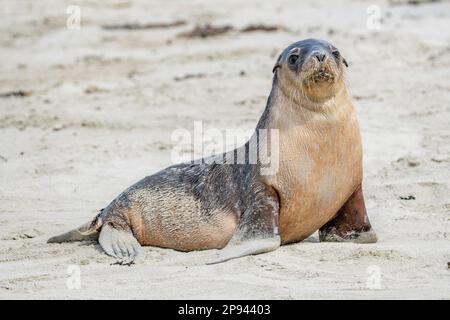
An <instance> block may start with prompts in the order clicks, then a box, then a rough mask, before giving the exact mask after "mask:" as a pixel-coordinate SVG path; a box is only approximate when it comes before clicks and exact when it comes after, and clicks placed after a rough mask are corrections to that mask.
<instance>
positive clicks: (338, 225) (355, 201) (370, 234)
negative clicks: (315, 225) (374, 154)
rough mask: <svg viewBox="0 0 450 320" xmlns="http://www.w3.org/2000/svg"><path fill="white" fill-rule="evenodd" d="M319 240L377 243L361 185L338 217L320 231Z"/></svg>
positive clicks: (339, 212)
mask: <svg viewBox="0 0 450 320" xmlns="http://www.w3.org/2000/svg"><path fill="white" fill-rule="evenodd" d="M319 239H320V241H322V242H324V241H326V242H354V243H374V242H377V240H378V239H377V235H376V233H375V231H373V229H372V226H371V224H370V221H369V218H368V216H367V212H366V206H365V204H364V196H363V192H362V187H361V185H360V186H358V188H357V189H356V190H355V191H354V192H353V194H352V195H351V196H350V198H349V199H348V200H347V201H346V202H345V204H344V205H343V206H342V208H341V209H340V210H339V211H338V213H337V215H336V216H335V217H334V218H333V219H332V220H331V221H329V222H327V223H326V224H325V225H324V226H322V227H321V228H320V229H319Z"/></svg>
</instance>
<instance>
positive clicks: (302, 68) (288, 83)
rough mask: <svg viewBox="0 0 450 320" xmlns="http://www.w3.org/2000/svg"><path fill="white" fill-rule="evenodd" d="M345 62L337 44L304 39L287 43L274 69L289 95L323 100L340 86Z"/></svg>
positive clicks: (334, 92) (317, 100) (283, 88)
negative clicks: (288, 44) (290, 43)
mask: <svg viewBox="0 0 450 320" xmlns="http://www.w3.org/2000/svg"><path fill="white" fill-rule="evenodd" d="M345 66H347V62H346V61H345V59H344V58H343V57H342V56H341V53H340V52H339V50H338V49H337V48H336V47H334V46H333V45H331V44H330V43H328V42H326V41H323V40H316V39H307V40H302V41H299V42H296V43H294V44H292V45H290V46H289V47H287V48H286V49H285V50H284V51H283V52H282V54H281V55H280V57H279V58H278V61H277V63H276V65H275V67H274V72H277V76H278V77H279V80H280V81H279V82H278V83H279V85H280V86H282V90H283V91H284V92H285V93H286V94H287V95H288V96H290V97H291V98H294V99H296V97H307V98H308V99H310V100H312V101H314V102H323V101H326V100H328V99H330V98H331V97H333V96H334V95H335V94H336V92H337V90H338V89H339V88H340V84H342V82H343V70H344V68H345Z"/></svg>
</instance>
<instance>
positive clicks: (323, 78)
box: [305, 68, 335, 83]
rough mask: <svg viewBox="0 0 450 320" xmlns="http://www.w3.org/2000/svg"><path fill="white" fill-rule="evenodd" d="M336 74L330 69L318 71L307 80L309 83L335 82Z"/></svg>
mask: <svg viewBox="0 0 450 320" xmlns="http://www.w3.org/2000/svg"><path fill="white" fill-rule="evenodd" d="M334 79H335V74H334V73H333V72H331V71H330V70H328V69H324V68H321V69H318V70H317V71H315V72H314V73H312V74H311V75H310V76H308V77H307V78H306V79H305V82H307V83H322V82H333V81H334Z"/></svg>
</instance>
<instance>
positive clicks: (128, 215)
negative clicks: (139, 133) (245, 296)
mask: <svg viewBox="0 0 450 320" xmlns="http://www.w3.org/2000/svg"><path fill="white" fill-rule="evenodd" d="M345 66H348V64H347V62H346V60H345V59H344V58H343V57H342V55H341V54H340V52H339V50H338V49H337V48H335V47H334V46H333V45H331V44H330V43H328V42H326V41H323V40H316V39H307V40H302V41H299V42H295V43H293V44H291V45H290V46H288V47H287V48H286V49H284V50H283V52H282V53H281V55H280V56H279V58H278V59H277V62H276V64H275V66H274V68H273V74H274V75H273V81H272V90H271V92H270V96H269V97H268V100H267V104H266V108H265V110H264V112H263V114H262V116H261V118H260V120H259V122H258V124H257V126H256V130H255V133H254V134H253V136H252V137H251V138H250V140H249V141H248V142H247V143H246V144H245V145H243V146H241V147H240V148H237V149H235V150H233V151H230V152H228V153H224V154H220V155H218V156H212V157H209V158H205V159H202V161H196V162H195V163H182V164H178V165H174V166H171V167H168V168H167V169H164V170H162V171H160V172H158V173H155V174H154V175H151V176H148V177H146V178H144V179H143V180H141V181H139V182H137V183H136V184H134V185H133V186H131V187H130V188H128V189H126V190H125V191H124V192H123V193H121V194H120V195H119V196H118V197H117V198H116V199H114V200H113V201H112V202H111V203H110V204H109V205H108V206H107V207H106V208H105V209H102V210H101V212H100V213H99V214H98V215H97V216H96V217H95V218H94V219H93V220H92V221H91V222H89V223H87V224H85V225H83V226H81V227H80V228H77V229H75V230H72V231H69V232H67V233H65V234H62V235H60V236H56V237H53V238H51V239H49V241H48V242H67V241H79V240H85V239H97V238H98V241H99V243H100V245H101V246H102V248H103V249H104V250H105V252H106V253H107V254H109V255H111V256H113V257H115V258H116V259H118V261H119V262H123V263H131V262H133V261H134V259H135V258H136V256H137V255H138V254H139V252H140V250H141V245H148V246H158V247H164V248H172V249H175V250H179V251H192V250H204V249H222V250H219V254H218V257H217V258H216V259H215V260H213V261H211V262H212V263H215V262H223V261H227V260H229V259H232V258H237V257H241V256H245V255H251V254H258V253H263V252H269V251H272V250H275V249H276V248H278V247H279V246H280V245H282V244H287V243H291V242H297V241H301V240H303V239H305V238H306V237H308V236H309V235H311V234H312V233H314V232H315V231H316V230H319V238H320V240H321V241H342V242H346V241H351V242H358V243H371V242H376V241H377V237H376V234H375V232H374V231H373V230H372V227H371V225H370V222H369V219H368V217H367V213H366V209H365V205H364V197H363V193H362V178H363V167H362V145H361V138H360V132H359V127H358V122H357V117H356V113H355V110H354V107H353V105H352V102H351V98H350V95H349V92H348V90H347V88H346V84H345V79H344V69H345ZM261 130H275V131H277V132H278V139H272V138H270V139H266V140H264V139H260V136H259V134H258V133H259V132H260V131H261ZM263 140H264V141H263ZM272 140H273V141H272ZM264 143H268V144H277V146H278V154H277V161H278V163H277V168H278V170H276V171H275V172H272V173H270V174H262V169H263V168H262V164H261V163H262V162H261V161H260V157H266V158H267V156H268V154H267V153H268V152H267V150H268V149H267V148H264V146H263V144H264ZM254 146H256V150H257V152H258V161H256V162H254V163H253V162H252V161H250V158H251V157H252V155H251V154H250V155H249V151H250V150H251V149H252V147H254ZM271 150H272V149H271ZM237 154H244V155H245V161H243V163H236V161H233V160H236V157H235V155H237ZM230 159H232V160H230Z"/></svg>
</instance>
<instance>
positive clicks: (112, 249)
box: [98, 223, 141, 264]
mask: <svg viewBox="0 0 450 320" xmlns="http://www.w3.org/2000/svg"><path fill="white" fill-rule="evenodd" d="M98 242H99V243H100V245H101V246H102V248H103V250H105V252H106V253H107V254H108V255H110V256H112V257H114V258H116V259H117V263H118V264H132V263H133V262H134V260H135V259H136V257H137V256H138V255H139V254H140V252H141V245H140V244H139V242H138V241H137V240H136V238H135V237H134V236H133V234H132V233H131V231H125V230H118V229H116V228H114V226H113V225H112V224H111V223H107V224H105V225H103V227H102V230H101V232H100V236H99V238H98Z"/></svg>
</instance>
